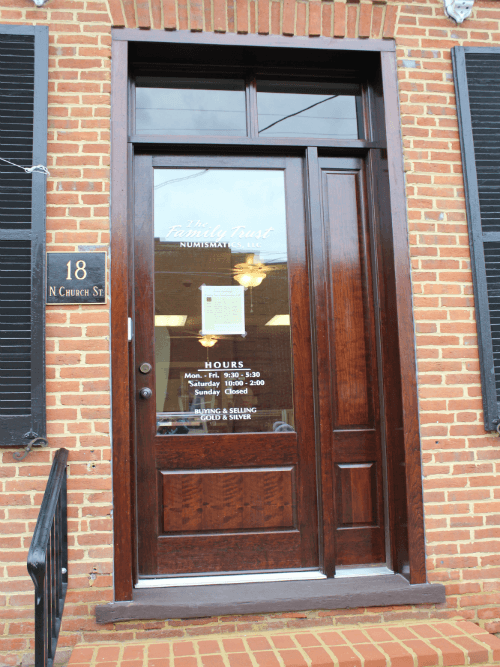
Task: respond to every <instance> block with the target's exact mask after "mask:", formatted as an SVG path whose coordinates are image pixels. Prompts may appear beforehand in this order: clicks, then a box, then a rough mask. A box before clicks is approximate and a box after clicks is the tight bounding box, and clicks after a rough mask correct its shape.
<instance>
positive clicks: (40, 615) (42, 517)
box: [28, 449, 68, 667]
mask: <svg viewBox="0 0 500 667" xmlns="http://www.w3.org/2000/svg"><path fill="white" fill-rule="evenodd" d="M67 460H68V450H67V449H60V450H59V451H58V452H57V453H56V455H55V457H54V462H53V463H52V469H51V471H50V475H49V479H48V482H47V488H46V489H45V493H44V496H43V500H42V506H41V507H40V513H39V515H38V520H37V522H36V526H35V532H34V533H33V540H32V542H31V546H30V550H29V553H28V572H29V573H30V576H31V578H32V579H33V583H34V584H35V667H52V665H53V662H54V656H55V654H56V646H57V639H58V637H59V629H60V627H61V620H62V615H63V608H64V600H65V598H66V589H67V588H68V505H67V490H66V462H67Z"/></svg>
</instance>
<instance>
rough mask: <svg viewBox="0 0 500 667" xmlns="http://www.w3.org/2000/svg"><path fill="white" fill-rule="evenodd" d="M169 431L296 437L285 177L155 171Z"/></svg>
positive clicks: (161, 407)
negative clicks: (273, 433)
mask: <svg viewBox="0 0 500 667" xmlns="http://www.w3.org/2000/svg"><path fill="white" fill-rule="evenodd" d="M154 192H155V196H154V237H155V238H154V248H155V350H156V351H155V354H156V410H157V430H158V434H160V435H169V434H187V433H199V434H203V433H242V432H266V431H293V430H294V416H293V402H292V358H291V343H290V308H289V298H288V264H287V236H286V215H285V183H284V172H283V171H281V170H250V169H240V170H237V169H234V170H229V169H165V168H163V169H155V178H154Z"/></svg>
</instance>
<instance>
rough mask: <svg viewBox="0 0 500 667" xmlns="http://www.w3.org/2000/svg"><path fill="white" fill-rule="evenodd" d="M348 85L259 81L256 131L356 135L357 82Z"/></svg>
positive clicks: (262, 133) (274, 134)
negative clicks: (257, 126)
mask: <svg viewBox="0 0 500 667" xmlns="http://www.w3.org/2000/svg"><path fill="white" fill-rule="evenodd" d="M348 89H350V90H346V88H345V87H344V89H342V88H340V87H339V85H336V86H329V85H324V84H310V85H309V84H296V83H288V82H285V83H281V82H275V81H258V82H257V106H258V112H259V135H260V136H261V137H318V138H319V137H325V138H336V137H338V138H343V139H358V119H357V114H356V93H357V91H356V90H355V89H356V86H348ZM351 91H352V94H347V93H351Z"/></svg>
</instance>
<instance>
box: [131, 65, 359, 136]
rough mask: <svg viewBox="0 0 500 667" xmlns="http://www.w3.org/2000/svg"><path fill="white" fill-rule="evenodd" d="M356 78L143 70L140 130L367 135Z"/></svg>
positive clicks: (139, 81)
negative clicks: (193, 74) (304, 78)
mask: <svg viewBox="0 0 500 667" xmlns="http://www.w3.org/2000/svg"><path fill="white" fill-rule="evenodd" d="M360 105H361V90H360V86H359V84H356V83H329V82H324V81H319V82H314V83H310V82H307V83H306V82H303V81H298V80H296V81H278V80H269V79H266V78H259V77H256V78H254V77H250V78H246V79H243V78H240V79H238V78H231V79H225V78H208V77H207V78H199V77H197V78H194V77H184V76H178V77H164V76H162V77H158V76H138V77H137V78H136V99H135V120H136V134H138V135H186V136H217V137H220V136H226V137H245V136H259V137H262V138H267V137H277V138H279V137H315V138H324V139H362V138H363V136H362V134H363V132H362V123H360V122H359V120H360V118H361V116H362V114H361V107H360Z"/></svg>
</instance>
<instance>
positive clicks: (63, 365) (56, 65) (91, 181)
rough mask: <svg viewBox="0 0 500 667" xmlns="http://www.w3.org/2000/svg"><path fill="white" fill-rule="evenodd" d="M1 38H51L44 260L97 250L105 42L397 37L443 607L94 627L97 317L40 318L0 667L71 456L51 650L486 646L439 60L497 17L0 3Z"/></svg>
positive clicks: (219, 5)
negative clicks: (37, 397) (55, 479)
mask: <svg viewBox="0 0 500 667" xmlns="http://www.w3.org/2000/svg"><path fill="white" fill-rule="evenodd" d="M0 22H1V23H12V24H33V23H35V24H48V25H49V26H50V84H49V86H50V87H49V156H48V167H49V169H50V172H51V176H50V178H49V179H48V195H47V231H48V233H47V243H48V246H47V248H48V250H77V249H79V250H89V249H94V248H95V249H102V248H107V244H108V240H109V239H108V237H109V219H108V205H109V195H108V189H109V171H108V169H109V109H110V98H109V79H110V41H111V38H110V28H111V25H114V26H117V27H121V26H127V27H140V28H144V29H147V28H157V29H161V28H163V27H164V28H167V29H191V30H194V31H199V30H215V31H218V32H226V31H227V32H235V31H238V32H241V33H246V32H256V31H258V32H260V33H263V34H267V33H272V34H281V33H282V34H287V35H292V34H296V35H311V36H314V35H318V34H320V33H321V34H322V35H324V36H330V37H331V36H335V37H338V38H342V37H360V38H365V37H373V38H391V37H393V35H395V36H396V41H397V45H398V63H399V77H400V98H401V112H402V118H403V136H404V148H405V159H406V162H405V164H406V177H407V185H408V220H409V230H410V243H411V254H412V266H413V281H414V291H415V319H416V330H417V347H418V355H419V360H420V367H419V371H420V375H419V382H420V400H421V403H420V409H421V412H420V419H421V432H422V455H423V461H424V475H425V480H424V488H425V514H426V529H427V554H428V559H427V567H428V575H429V580H430V581H439V582H442V583H444V584H446V586H447V593H448V597H447V603H446V604H445V605H441V606H435V605H421V606H419V607H418V608H412V607H397V608H370V609H357V610H342V611H328V612H321V611H319V612H318V611H311V612H305V613H296V614H269V615H263V616H258V617H248V616H241V617H225V618H221V619H203V620H194V621H168V622H134V623H132V622H131V623H119V624H116V625H108V626H97V625H96V624H95V621H94V616H93V607H94V606H95V605H96V604H98V603H103V602H106V601H109V600H111V599H112V518H111V515H112V504H111V477H110V464H109V460H110V446H109V435H108V431H109V392H108V389H109V330H108V321H109V314H108V309H107V307H106V306H93V307H89V306H87V307H78V306H67V307H54V306H53V307H50V308H49V309H48V312H47V364H48V369H47V392H48V396H47V406H48V407H47V410H48V420H49V438H50V443H51V448H52V449H51V450H50V449H49V450H41V451H40V450H37V451H36V452H34V453H32V454H31V455H30V456H29V457H28V458H27V459H26V460H25V461H24V462H22V463H20V464H17V463H16V462H15V461H14V459H13V458H12V451H9V450H3V451H2V452H0V455H1V457H2V465H1V466H0V485H1V487H0V488H1V494H2V495H1V498H2V503H1V507H2V509H0V547H1V551H0V561H1V565H0V567H1V570H0V571H1V573H2V577H1V583H0V586H1V589H0V656H1V657H0V665H1V664H2V663H4V664H6V665H16V664H18V662H19V661H20V660H21V658H22V656H23V655H27V654H30V652H31V653H32V651H33V639H32V637H33V621H32V617H33V611H32V603H33V593H32V584H31V580H30V579H29V577H28V576H27V574H26V566H25V561H26V555H27V548H28V545H29V539H30V535H31V534H32V531H33V527H34V523H35V520H36V516H37V512H38V507H39V505H40V501H41V496H42V492H43V489H44V487H45V483H46V478H47V474H48V471H49V464H50V461H51V459H52V454H53V450H54V449H55V448H58V447H61V446H64V447H67V448H68V449H69V451H70V456H69V478H68V485H69V503H70V507H69V514H70V538H69V539H70V559H71V562H70V570H69V578H70V589H69V592H68V597H67V602H66V609H65V618H64V622H63V628H62V632H61V637H60V641H59V646H60V647H61V648H63V649H64V647H70V646H72V645H74V644H75V643H76V642H77V641H79V640H80V641H82V640H83V641H94V640H97V639H103V640H106V639H110V640H112V639H118V638H119V639H133V638H135V639H142V638H145V637H147V638H150V637H181V636H186V635H187V636H192V635H199V634H209V633H221V632H232V631H235V630H238V631H241V630H245V629H273V628H284V627H293V628H297V627H306V626H308V625H309V626H310V625H332V624H333V625H335V624H346V623H353V622H366V621H369V622H377V621H388V620H396V619H401V618H409V617H410V618H429V617H446V618H455V617H462V618H466V619H471V620H473V621H475V622H477V623H479V624H480V625H482V626H483V627H486V628H487V629H488V630H490V631H491V632H500V583H499V582H500V446H499V440H498V438H497V436H494V435H489V434H485V433H484V430H483V427H482V421H481V387H480V378H479V369H478V354H477V342H476V329H475V321H474V309H473V297H472V286H471V274H470V266H469V249H468V237H467V225H466V220H465V209H464V199H463V183H462V175H461V160H460V149H459V142H458V131H457V119H456V109H455V99H454V90H453V81H452V74H451V61H450V48H451V47H452V46H454V45H457V44H460V45H477V46H482V45H494V44H495V43H497V44H498V43H499V38H500V7H498V4H497V3H496V2H482V1H481V0H476V6H475V7H474V10H473V15H472V17H471V19H469V20H467V21H466V22H465V23H464V24H463V25H461V26H456V25H455V23H454V22H453V21H451V20H449V19H447V18H445V16H444V13H443V8H442V4H441V2H440V0H427V1H422V2H411V3H408V4H406V5H405V4H403V3H395V2H392V0H391V2H389V4H386V3H384V2H377V3H373V4H372V3H371V2H362V3H355V2H353V3H348V4H345V3H342V2H339V1H338V0H336V1H335V2H328V1H323V2H321V1H319V0H310V2H295V1H294V0H283V1H281V2H280V1H278V0H273V1H272V2H269V0H260V1H259V0H228V1H227V3H226V2H225V0H203V1H202V0H191V1H190V2H188V1H187V0H178V2H177V3H176V2H175V0H150V2H148V1H147V0H141V1H139V0H135V1H134V0H107V1H101V2H99V1H97V2H92V1H90V0H49V2H48V3H47V5H45V6H44V7H43V8H40V9H37V8H35V6H34V4H33V2H32V0H0Z"/></svg>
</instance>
